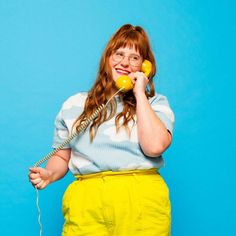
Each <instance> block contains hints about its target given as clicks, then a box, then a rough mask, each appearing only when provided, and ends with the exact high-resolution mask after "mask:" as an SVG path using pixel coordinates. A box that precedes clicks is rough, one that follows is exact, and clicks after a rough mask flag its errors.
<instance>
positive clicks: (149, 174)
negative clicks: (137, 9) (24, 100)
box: [29, 24, 174, 236]
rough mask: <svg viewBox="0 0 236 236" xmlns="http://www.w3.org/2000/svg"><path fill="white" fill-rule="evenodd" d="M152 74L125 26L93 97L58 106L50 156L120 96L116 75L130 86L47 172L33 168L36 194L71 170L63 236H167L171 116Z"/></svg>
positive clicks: (140, 43) (133, 31) (146, 49)
mask: <svg viewBox="0 0 236 236" xmlns="http://www.w3.org/2000/svg"><path fill="white" fill-rule="evenodd" d="M145 59H147V60H149V61H150V62H151V63H152V70H151V73H150V75H149V76H148V78H147V77H146V76H145V74H144V73H143V72H140V71H141V65H142V62H143V60H145ZM155 72H156V66H155V59H154V56H153V53H152V51H151V48H150V43H149V40H148V37H147V35H146V33H145V31H144V30H143V29H142V28H141V27H139V26H136V27H135V26H132V25H130V24H126V25H123V26H122V27H121V28H120V29H119V30H118V31H117V32H116V33H115V34H114V35H113V36H112V38H111V39H110V41H109V42H108V44H107V46H106V48H105V51H104V53H103V55H102V57H101V61H100V67H99V71H98V76H97V80H96V81H95V84H94V85H93V87H92V88H91V90H90V91H89V92H88V93H85V92H81V93H78V94H76V95H74V96H72V97H70V98H69V99H67V100H66V101H65V103H64V104H63V106H62V108H61V110H60V112H59V113H58V115H57V117H56V120H55V133H54V141H53V148H56V147H58V146H59V145H60V144H61V143H62V142H64V141H65V140H66V139H67V138H68V136H69V135H70V133H71V132H72V131H73V130H75V129H77V128H78V126H79V124H80V123H81V122H83V121H84V120H85V118H86V117H89V116H90V115H91V114H92V113H93V112H94V111H95V110H96V109H97V107H98V106H99V105H101V104H104V103H106V102H107V101H108V100H109V98H111V96H112V95H113V94H114V93H115V92H117V88H116V86H115V81H116V80H117V79H118V78H119V77H120V76H121V75H129V77H130V78H131V80H132V83H133V89H132V90H131V91H128V92H126V93H124V92H119V93H118V94H117V95H116V96H115V97H114V98H113V99H112V100H111V102H110V103H109V105H108V106H107V107H106V109H105V110H103V111H102V112H101V113H100V114H99V116H98V117H97V118H96V119H94V120H93V121H92V123H91V124H90V125H89V126H88V127H87V128H86V130H85V132H83V133H82V134H80V135H79V136H77V137H76V138H74V139H73V140H72V141H71V143H70V144H68V145H66V146H65V148H64V149H63V150H60V151H58V152H57V153H56V154H55V155H54V156H53V157H52V158H51V159H50V160H49V161H48V163H47V165H46V168H45V169H43V168H36V167H35V168H30V174H29V178H30V181H31V182H32V184H33V185H34V186H35V187H36V188H38V189H43V188H45V187H46V186H47V185H48V184H50V183H52V182H54V181H56V180H59V179H60V178H62V177H63V176H64V175H65V174H66V173H67V171H68V168H69V169H70V171H72V173H73V174H74V176H75V178H76V180H75V181H74V182H73V183H72V184H70V186H69V187H68V189H67V190H66V192H65V194H64V197H63V204H62V211H63V214H64V218H65V223H64V227H63V232H62V235H63V236H80V235H96V236H100V235H101V236H102V235H115V236H118V235H119V236H127V235H136V236H138V235H149V236H152V235H158V236H164V235H165V236H167V235H170V222H171V212H170V201H169V191H168V187H167V186H166V184H165V182H164V180H163V179H162V177H161V176H160V174H159V172H158V170H159V169H160V168H161V167H162V166H163V159H162V153H163V152H164V151H165V150H166V149H167V148H168V147H169V146H170V144H171V140H172V131H173V123H174V115H173V112H172V110H171V109H170V107H169V105H168V101H167V99H166V97H165V96H162V95H160V94H157V93H155V91H154V85H153V77H154V75H155Z"/></svg>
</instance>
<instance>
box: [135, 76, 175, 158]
mask: <svg viewBox="0 0 236 236" xmlns="http://www.w3.org/2000/svg"><path fill="white" fill-rule="evenodd" d="M131 76H132V77H131V78H132V81H133V83H134V88H133V92H134V95H135V98H136V102H137V105H136V116H137V129H138V140H139V144H140V146H141V148H142V150H143V152H144V153H145V154H146V155H147V156H150V157H157V156H160V155H161V154H162V153H163V152H164V151H165V150H166V149H167V148H168V147H169V145H170V144H171V140H172V136H171V134H170V133H169V132H168V130H167V129H166V127H165V125H164V124H163V123H162V121H161V120H160V119H159V118H158V116H157V115H156V113H155V112H154V111H153V109H152V107H151V105H150V103H149V101H148V99H147V97H146V95H145V90H146V86H147V83H148V79H147V77H146V76H145V75H144V73H142V72H135V73H133V75H131Z"/></svg>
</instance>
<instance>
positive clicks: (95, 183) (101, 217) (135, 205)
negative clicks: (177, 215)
mask: <svg viewBox="0 0 236 236" xmlns="http://www.w3.org/2000/svg"><path fill="white" fill-rule="evenodd" d="M76 178H77V180H75V181H74V182H73V183H72V184H70V185H69V187H68V188H67V190H66V192H65V194H64V197H63V203H62V211H63V215H64V218H65V223H64V227H63V232H62V236H110V235H112V236H141V235H142V236H169V235H170V223H171V207H170V201H169V190H168V187H167V185H166V184H165V182H164V180H163V179H162V177H161V176H160V174H159V173H157V170H156V169H150V170H136V171H125V172H123V171H122V172H112V171H107V172H101V173H98V174H89V175H83V176H76Z"/></svg>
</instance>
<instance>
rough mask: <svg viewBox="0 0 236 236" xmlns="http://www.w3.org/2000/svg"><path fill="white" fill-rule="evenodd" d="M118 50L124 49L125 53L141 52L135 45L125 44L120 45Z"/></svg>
mask: <svg viewBox="0 0 236 236" xmlns="http://www.w3.org/2000/svg"><path fill="white" fill-rule="evenodd" d="M116 51H122V52H125V53H129V54H138V55H140V54H139V51H138V50H137V49H136V48H135V47H134V45H133V46H123V47H119V48H118V49H117V50H116Z"/></svg>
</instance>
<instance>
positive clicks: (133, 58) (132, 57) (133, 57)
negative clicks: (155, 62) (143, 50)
mask: <svg viewBox="0 0 236 236" xmlns="http://www.w3.org/2000/svg"><path fill="white" fill-rule="evenodd" d="M131 60H134V61H138V60H139V57H138V56H131Z"/></svg>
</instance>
